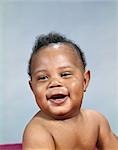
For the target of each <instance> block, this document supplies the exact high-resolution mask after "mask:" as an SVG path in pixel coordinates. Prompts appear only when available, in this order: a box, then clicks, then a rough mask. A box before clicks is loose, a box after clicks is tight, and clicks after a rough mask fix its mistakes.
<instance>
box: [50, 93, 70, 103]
mask: <svg viewBox="0 0 118 150" xmlns="http://www.w3.org/2000/svg"><path fill="white" fill-rule="evenodd" d="M67 97H68V95H64V94H54V95H51V96H50V97H49V98H48V100H49V101H51V102H53V103H55V104H61V103H63V102H65V101H66V99H67Z"/></svg>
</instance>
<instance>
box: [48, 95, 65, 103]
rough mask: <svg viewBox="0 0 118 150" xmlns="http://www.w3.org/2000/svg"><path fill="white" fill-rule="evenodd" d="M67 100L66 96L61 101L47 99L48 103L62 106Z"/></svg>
mask: <svg viewBox="0 0 118 150" xmlns="http://www.w3.org/2000/svg"><path fill="white" fill-rule="evenodd" d="M67 99H68V96H66V97H65V98H62V99H49V101H50V102H52V103H53V104H56V105H61V104H63V103H64V102H65V101H66V100H67Z"/></svg>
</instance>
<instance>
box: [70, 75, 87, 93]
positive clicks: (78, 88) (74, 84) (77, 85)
mask: <svg viewBox="0 0 118 150" xmlns="http://www.w3.org/2000/svg"><path fill="white" fill-rule="evenodd" d="M68 89H69V91H70V93H71V92H72V93H73V96H74V95H75V96H79V94H82V93H83V91H84V86H83V82H82V79H80V80H79V79H76V78H75V79H72V80H71V82H70V83H69V87H68Z"/></svg>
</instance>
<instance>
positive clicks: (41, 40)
mask: <svg viewBox="0 0 118 150" xmlns="http://www.w3.org/2000/svg"><path fill="white" fill-rule="evenodd" d="M53 43H65V44H69V45H71V46H72V47H74V49H75V50H76V52H77V54H78V55H79V57H80V59H81V61H82V65H83V68H84V69H85V67H86V59H85V55H84V53H83V52H82V50H81V49H80V47H79V46H78V45H77V44H75V43H74V42H73V41H72V40H69V39H67V38H66V37H65V36H63V35H62V34H59V33H55V32H50V33H49V34H47V35H45V34H42V35H40V36H39V37H37V39H36V41H35V44H34V47H33V48H32V53H31V56H30V59H29V64H28V74H29V76H30V77H31V63H32V58H33V56H34V54H36V53H37V52H38V51H39V50H40V49H41V48H42V47H47V46H48V45H50V44H53Z"/></svg>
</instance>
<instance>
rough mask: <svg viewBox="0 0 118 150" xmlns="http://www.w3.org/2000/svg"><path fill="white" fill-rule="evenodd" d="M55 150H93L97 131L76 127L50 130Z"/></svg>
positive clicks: (58, 126)
mask: <svg viewBox="0 0 118 150" xmlns="http://www.w3.org/2000/svg"><path fill="white" fill-rule="evenodd" d="M50 132H51V135H52V137H53V140H54V143H55V149H56V150H62V149H63V150H83V149H84V150H94V147H95V145H96V142H97V136H98V135H97V133H98V132H97V129H95V128H90V127H87V126H79V127H78V126H77V125H62V124H61V125H57V126H53V128H52V127H51V128H50Z"/></svg>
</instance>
